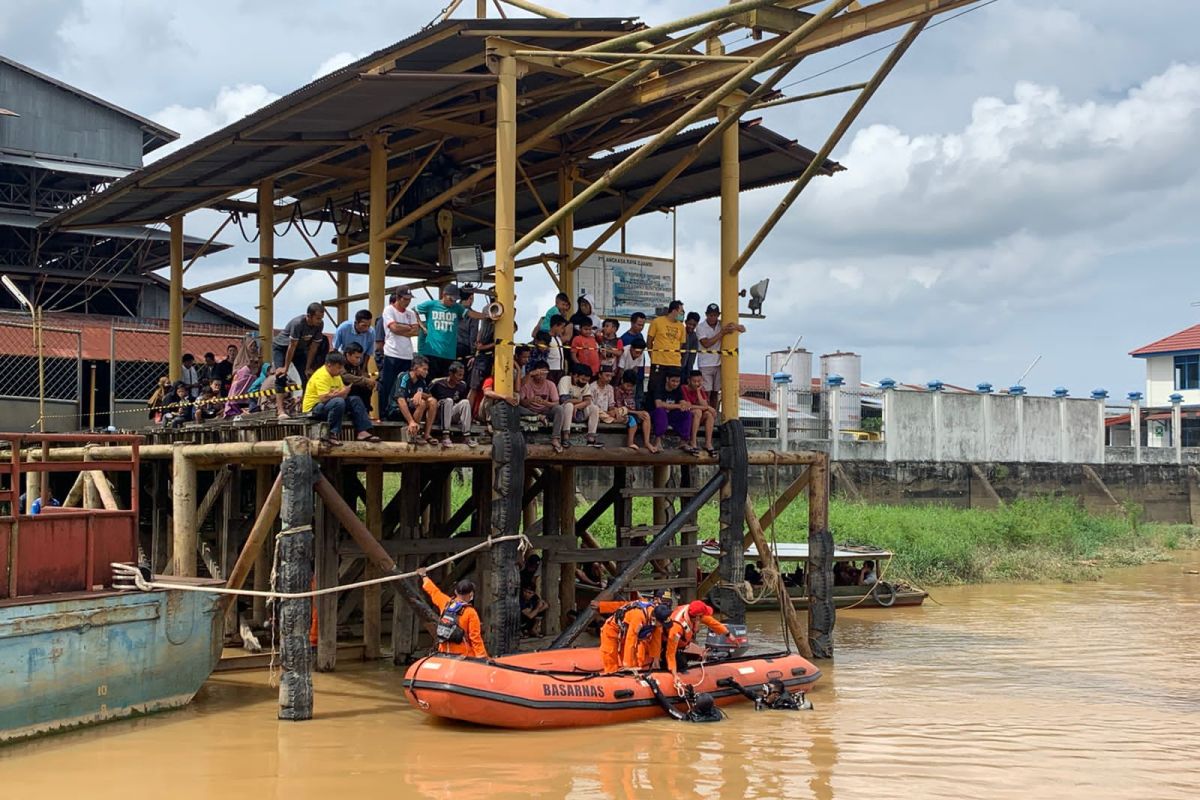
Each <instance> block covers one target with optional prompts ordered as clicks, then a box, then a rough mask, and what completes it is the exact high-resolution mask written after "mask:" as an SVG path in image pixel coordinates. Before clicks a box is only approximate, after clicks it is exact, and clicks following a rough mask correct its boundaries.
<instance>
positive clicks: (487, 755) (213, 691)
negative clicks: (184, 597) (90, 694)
mask: <svg viewBox="0 0 1200 800" xmlns="http://www.w3.org/2000/svg"><path fill="white" fill-rule="evenodd" d="M1189 569H1190V570H1196V569H1200V554H1190V555H1187V556H1184V557H1182V558H1180V559H1179V560H1178V561H1176V562H1173V563H1166V564H1155V565H1152V566H1148V567H1139V568H1135V569H1128V570H1113V571H1110V572H1109V573H1108V574H1107V576H1106V578H1105V580H1104V581H1102V582H1099V583H1087V584H1076V585H1062V584H1050V585H1015V586H1013V585H1008V586H971V587H962V588H946V589H940V590H935V591H934V592H933V595H934V597H935V598H936V600H937V603H936V604H935V603H933V602H928V603H926V605H925V606H924V607H923V608H918V609H895V610H892V611H885V612H880V611H869V610H864V611H850V612H844V613H841V614H839V616H838V628H837V639H836V641H837V659H836V663H835V664H829V663H825V664H822V669H823V670H824V672H825V677H824V678H823V679H822V680H821V682H820V684H819V685H818V687H817V688H816V689H815V690H814V691H813V692H812V693H811V695H810V698H811V699H812V701H813V703H814V704H815V706H816V709H815V711H813V712H808V713H784V712H764V713H757V714H756V713H755V712H754V711H753V710H752V708H751V707H749V705H747V704H743V705H737V706H733V707H732V708H730V709H729V718H728V719H727V720H726V721H725V722H723V723H720V724H713V725H688V724H683V723H677V722H672V721H669V720H665V719H664V720H654V721H648V722H640V723H633V724H629V725H623V726H616V727H608V728H595V729H589V730H569V731H546V732H533V733H513V732H506V731H493V730H483V729H476V728H472V727H470V726H459V725H448V724H442V723H437V722H433V721H431V720H430V719H428V718H426V717H424V716H423V715H422V714H420V713H418V712H416V711H414V710H412V709H411V708H409V706H408V704H407V703H406V702H405V701H404V699H403V696H402V694H401V691H400V679H401V676H402V675H401V672H399V671H397V670H393V669H392V668H390V667H386V668H385V667H376V666H361V665H358V666H347V665H344V666H343V668H341V669H339V671H338V672H337V673H336V674H332V675H319V676H317V679H316V710H317V715H318V718H317V719H315V720H313V721H311V722H306V723H281V722H277V721H276V719H275V704H276V693H275V691H274V690H273V689H272V688H271V687H270V686H269V685H268V684H267V678H266V675H265V673H235V674H228V673H227V674H223V675H219V676H217V677H215V678H213V679H212V680H210V681H209V682H208V684H207V685H206V686H205V687H204V689H202V690H201V692H200V694H199V696H198V697H197V699H196V701H195V702H194V703H193V704H192V705H191V706H190V707H188V708H187V709H184V710H181V711H176V712H171V713H166V714H161V715H157V716H153V717H149V718H145V719H139V720H130V721H124V722H117V723H113V724H109V725H105V726H102V727H99V728H92V729H87V730H82V731H76V732H71V733H67V734H64V735H59V736H53V737H48V738H44V739H41V740H36V741H33V742H28V743H24V744H19V745H16V746H10V747H6V748H0V797H3V798H5V799H6V800H7V799H8V798H22V799H24V798H48V799H49V798H59V797H64V798H67V797H77V798H88V800H104V799H105V798H141V797H146V798H259V799H260V800H266V799H267V798H271V799H274V798H279V800H284V799H285V798H286V800H302V799H303V798H322V800H340V799H341V798H363V800H367V799H368V798H406V797H437V798H441V797H454V798H542V797H545V798H558V797H571V798H610V797H618V798H668V797H669V798H690V797H722V798H894V797H905V798H939V797H947V798H963V797H970V798H976V797H978V798H1008V797H1013V798H1040V797H1052V798H1056V800H1066V798H1147V799H1153V800H1170V799H1171V798H1195V797H1198V796H1200V679H1198V677H1197V668H1198V667H1200V634H1198V632H1197V619H1200V575H1191V574H1188V572H1187V570H1189ZM751 626H752V630H756V631H757V635H758V636H759V638H763V637H769V636H772V635H775V633H776V632H777V630H778V625H777V622H776V620H775V618H774V617H773V616H771V615H759V618H757V619H756V618H753V617H752V618H751Z"/></svg>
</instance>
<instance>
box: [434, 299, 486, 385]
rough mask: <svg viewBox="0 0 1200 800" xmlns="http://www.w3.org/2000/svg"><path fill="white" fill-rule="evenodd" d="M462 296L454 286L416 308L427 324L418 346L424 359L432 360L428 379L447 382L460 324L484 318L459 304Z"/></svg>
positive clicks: (483, 315)
mask: <svg viewBox="0 0 1200 800" xmlns="http://www.w3.org/2000/svg"><path fill="white" fill-rule="evenodd" d="M459 297H460V292H459V290H458V287H457V286H455V285H454V284H453V283H448V284H446V285H445V286H443V287H442V294H441V297H440V298H439V299H437V300H426V301H425V302H423V303H421V304H420V305H418V306H417V316H418V317H420V318H422V319H424V321H425V337H424V339H423V340H422V341H420V342H419V343H418V346H417V347H418V350H419V351H420V353H421V355H423V356H425V357H426V358H427V359H428V360H429V375H430V377H433V378H444V377H445V376H446V370H448V369H449V368H450V362H452V361H454V358H455V356H457V355H458V324H459V322H461V321H462V318H463V317H464V316H467V317H472V318H474V319H484V318H486V317H487V314H483V313H481V312H479V311H475V310H474V309H470V308H467V307H466V306H464V305H463V304H462V303H460V302H459Z"/></svg>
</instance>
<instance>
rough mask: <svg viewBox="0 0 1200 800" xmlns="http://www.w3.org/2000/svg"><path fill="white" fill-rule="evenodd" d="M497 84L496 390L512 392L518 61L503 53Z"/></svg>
mask: <svg viewBox="0 0 1200 800" xmlns="http://www.w3.org/2000/svg"><path fill="white" fill-rule="evenodd" d="M497 66H498V74H499V83H498V84H497V87H496V300H497V302H499V303H500V304H501V305H502V306H503V307H504V313H503V314H502V315H501V316H500V319H498V320H496V338H497V339H498V340H500V342H502V344H501V345H500V346H499V347H497V348H496V367H495V375H496V391H497V392H499V393H500V394H512V393H513V392H514V391H516V387H515V386H513V375H512V365H513V345H512V341H513V338H514V336H515V335H516V326H515V325H514V321H513V319H514V318H513V298H514V295H515V294H516V290H515V288H514V280H515V277H516V276H515V272H516V269H515V266H514V263H513V262H514V257H513V254H512V246H513V242H514V241H516V238H517V209H516V195H517V61H516V59H515V58H513V57H512V56H507V55H501V56H500V57H499V63H498V65H497Z"/></svg>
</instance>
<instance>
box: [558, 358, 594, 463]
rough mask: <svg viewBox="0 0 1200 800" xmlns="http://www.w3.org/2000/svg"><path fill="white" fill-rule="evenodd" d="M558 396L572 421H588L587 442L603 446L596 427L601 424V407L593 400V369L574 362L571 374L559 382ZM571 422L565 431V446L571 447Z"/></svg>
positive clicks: (563, 442)
mask: <svg viewBox="0 0 1200 800" xmlns="http://www.w3.org/2000/svg"><path fill="white" fill-rule="evenodd" d="M558 396H559V399H560V401H561V402H562V404H563V405H564V406H567V407H568V408H569V409H570V410H569V412H568V413H569V414H570V415H571V416H570V422H586V423H587V443H588V445H589V446H591V447H603V445H601V444H600V442H599V441H597V440H596V428H597V427H598V426H599V425H600V409H598V408H596V405H595V404H594V403H593V402H592V371H591V370H590V369H588V367H587V365H586V364H572V365H571V374H570V375H564V376H563V377H562V379H561V380H560V381H559V382H558ZM570 430H571V428H570V424H569V422H568V425H567V430H566V432H564V433H563V437H562V445H563V447H570V446H571V440H570V437H569V434H570Z"/></svg>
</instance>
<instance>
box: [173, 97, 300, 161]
mask: <svg viewBox="0 0 1200 800" xmlns="http://www.w3.org/2000/svg"><path fill="white" fill-rule="evenodd" d="M278 99H279V95H277V94H275V93H274V92H272V91H271V90H270V89H268V88H267V87H265V86H263V85H261V84H257V83H254V84H238V85H237V86H222V87H221V88H220V90H219V91H218V92H217V96H216V98H214V99H213V102H212V103H210V104H209V105H207V106H203V107H201V106H190V107H189V106H181V105H170V106H167V107H166V108H164V109H163V110H161V111H159V112H158V113H157V114H154V115H152V116H153V118H154V119H155V120H156V121H158V122H160V123H162V124H163V125H166V126H167V127H168V128H171V129H172V130H175V131H178V133H179V140H178V141H177V142H175V143H174V144H172V145H171V146H169V147H164V148H162V149H161V150H158V151H155V152H154V153H153V154H152V155H153V157H154V158H158V157H161V156H163V155H166V153H167V152H170V151H171V150H176V149H178V148H180V147H183V146H184V145H186V144H188V143H190V142H194V141H196V140H197V139H199V138H200V137H202V136H205V135H207V134H209V133H212V132H213V131H215V130H218V129H220V128H223V127H225V126H226V125H228V124H229V123H231V122H236V121H237V120H239V119H241V118H242V117H244V116H246V115H247V114H250V113H251V112H253V111H257V110H258V109H260V108H262V107H263V106H265V105H267V104H268V103H272V102H274V101H276V100H278Z"/></svg>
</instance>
